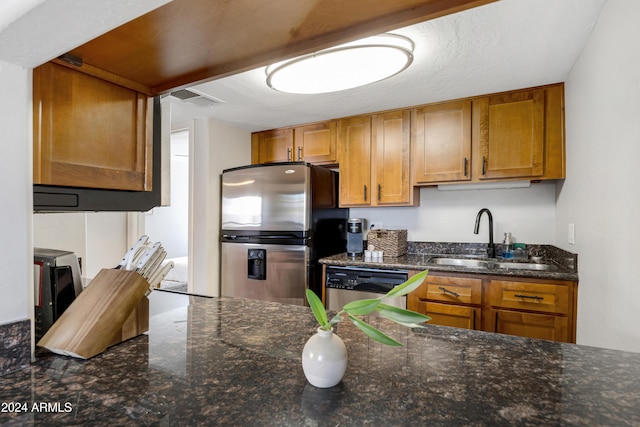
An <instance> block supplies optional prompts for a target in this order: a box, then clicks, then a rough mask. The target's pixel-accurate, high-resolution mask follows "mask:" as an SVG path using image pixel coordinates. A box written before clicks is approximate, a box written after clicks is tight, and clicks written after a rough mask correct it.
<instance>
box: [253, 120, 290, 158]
mask: <svg viewBox="0 0 640 427" xmlns="http://www.w3.org/2000/svg"><path fill="white" fill-rule="evenodd" d="M251 138H252V155H251V156H252V159H251V160H252V163H275V162H291V161H293V157H292V156H293V129H291V128H284V129H274V130H268V131H264V132H256V133H254V134H252V135H251Z"/></svg>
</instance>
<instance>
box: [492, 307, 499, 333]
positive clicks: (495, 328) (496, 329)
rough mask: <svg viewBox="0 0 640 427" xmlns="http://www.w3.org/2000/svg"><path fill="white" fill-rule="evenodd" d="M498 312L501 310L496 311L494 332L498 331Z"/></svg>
mask: <svg viewBox="0 0 640 427" xmlns="http://www.w3.org/2000/svg"><path fill="white" fill-rule="evenodd" d="M498 313H499V311H496V324H495V326H494V327H493V332H498Z"/></svg>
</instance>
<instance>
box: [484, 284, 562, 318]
mask: <svg viewBox="0 0 640 427" xmlns="http://www.w3.org/2000/svg"><path fill="white" fill-rule="evenodd" d="M489 294H490V301H491V306H492V307H504V308H513V309H520V310H530V311H541V312H546V313H558V314H567V313H568V312H569V288H568V287H567V286H563V285H552V284H548V283H526V282H509V281H502V280H492V281H491V285H490V287H489Z"/></svg>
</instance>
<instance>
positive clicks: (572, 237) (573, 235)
mask: <svg viewBox="0 0 640 427" xmlns="http://www.w3.org/2000/svg"><path fill="white" fill-rule="evenodd" d="M567 240H568V241H569V244H570V245H575V244H576V225H575V224H569V233H568V236H567Z"/></svg>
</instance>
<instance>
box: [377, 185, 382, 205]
mask: <svg viewBox="0 0 640 427" xmlns="http://www.w3.org/2000/svg"><path fill="white" fill-rule="evenodd" d="M381 194H382V187H381V186H380V184H378V201H380V198H381Z"/></svg>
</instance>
